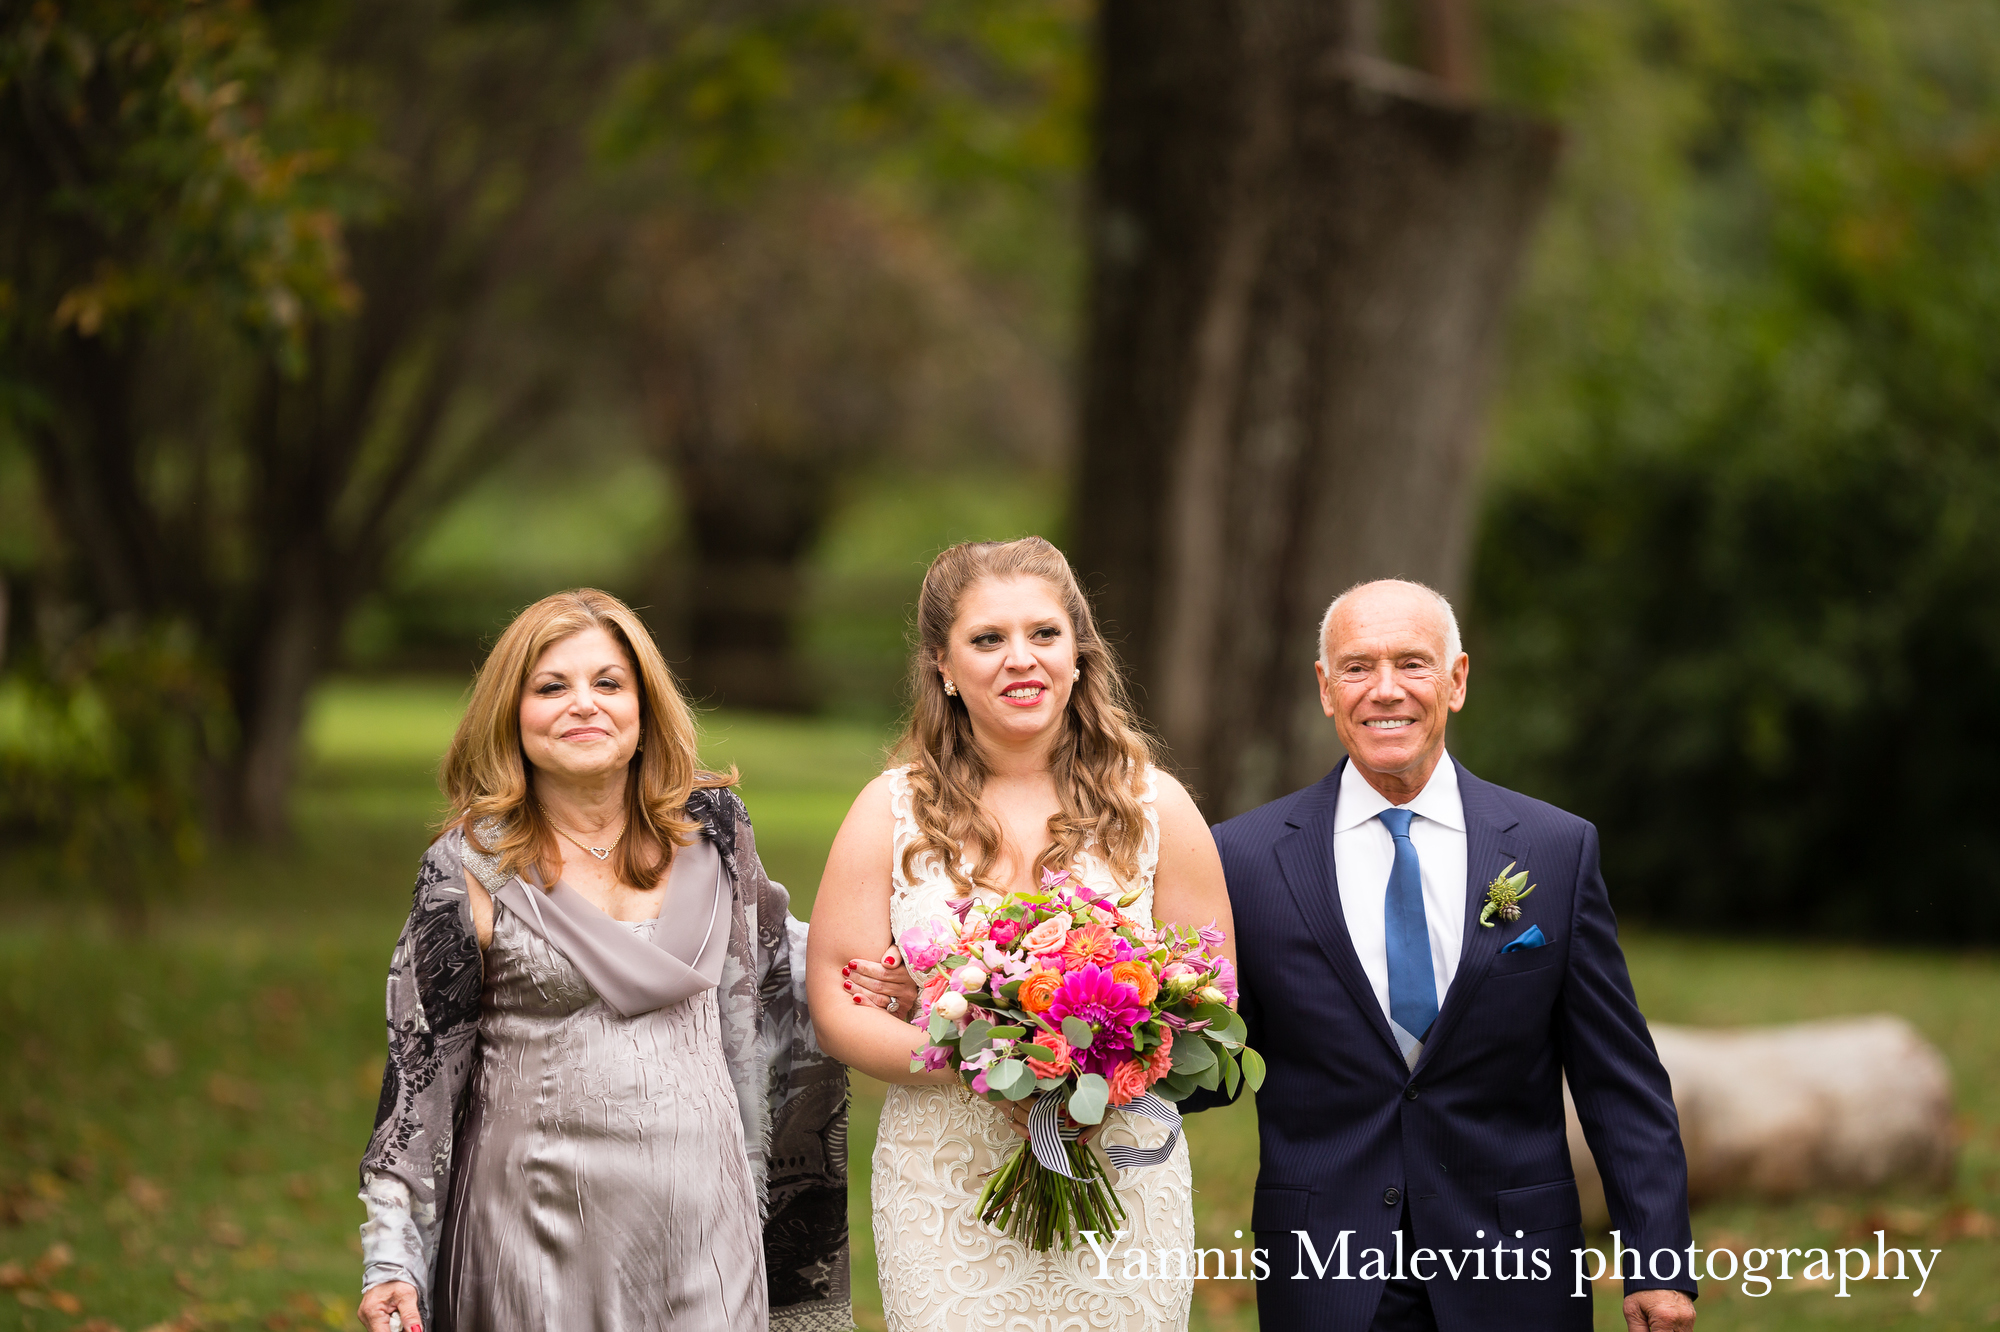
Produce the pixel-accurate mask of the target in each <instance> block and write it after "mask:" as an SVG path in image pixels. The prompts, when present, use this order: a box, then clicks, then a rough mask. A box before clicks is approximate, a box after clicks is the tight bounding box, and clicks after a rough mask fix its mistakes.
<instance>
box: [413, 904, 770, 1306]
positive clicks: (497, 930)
mask: <svg viewBox="0 0 2000 1332" xmlns="http://www.w3.org/2000/svg"><path fill="white" fill-rule="evenodd" d="M656 926H657V922H654V921H647V922H644V923H640V924H627V925H626V926H624V928H626V929H630V930H632V931H633V932H634V933H635V934H636V935H637V936H639V937H640V938H643V939H651V938H652V936H653V932H654V930H655V928H656ZM475 1058H476V1062H475V1065H474V1068H473V1071H472V1089H471V1091H472V1094H471V1097H470V1101H469V1105H468V1108H467V1111H466V1115H465V1123H464V1125H463V1126H462V1128H461V1130H460V1132H459V1134H458V1141H457V1145H456V1148H455V1154H456V1156H457V1161H456V1165H455V1169H454V1171H453V1178H452V1187H451V1198H450V1202H449V1204H448V1206H447V1209H446V1214H445V1218H444V1228H443V1235H442V1237H441V1243H440V1251H439V1261H438V1267H437V1272H438V1300H437V1308H436V1310H435V1314H436V1318H435V1321H436V1324H437V1327H438V1329H439V1332H526V1330H527V1329H546V1330H547V1332H568V1330H570V1329H593V1330H600V1332H613V1330H614V1329H623V1330H625V1332H640V1330H642V1329H644V1330H649V1332H650V1330H652V1329H669V1328H671V1329H677V1330H685V1332H739V1330H740V1332H764V1329H765V1327H766V1324H767V1322H768V1319H769V1315H768V1309H767V1298H768V1297H767V1291H766V1288H765V1279H764V1269H763V1263H762V1254H763V1243H764V1238H763V1229H762V1222H761V1220H760V1219H759V1216H758V1208H757V1195H756V1189H755V1185H754V1184H753V1182H752V1179H751V1174H750V1168H749V1163H748V1159H747V1157H746V1155H745V1153H744V1146H743V1128H742V1120H741V1118H740V1117H739V1116H738V1114H737V1109H736V1095H735V1092H734V1090H733V1089H732V1087H731V1085H730V1080H729V1069H728V1067H727V1065H726V1063H725V1062H724V1058H723V1049H722V1040H721V1032H720V1029H719V1025H718V1021H717V1016H716V1002H715V990H714V989H713V988H706V989H703V990H701V991H700V992H699V993H697V994H695V995H694V996H693V997H692V998H688V999H685V1000H682V1001H680V1002H677V1003H673V1004H670V1005H668V1006H666V1007H663V1008H656V1009H654V1010H652V1011H650V1012H644V1013H638V1014H636V1015H634V1016H632V1017H621V1016H620V1015H619V1014H618V1013H617V1012H616V1011H614V1010H613V1009H612V1008H610V1007H608V1006H607V1005H606V1003H605V1002H604V1000H603V999H602V998H600V997H599V995H598V993H597V992H596V991H595V990H593V989H592V988H591V986H590V985H589V983H588V982H587V981H586V980H585V979H584V978H583V976H582V974H581V973H580V972H579V971H578V970H577V968H576V967H575V966H574V965H572V964H571V962H570V961H569V959H568V958H566V957H565V956H564V955H563V954H562V953H561V952H559V951H557V950H556V949H555V948H553V947H551V946H550V945H549V944H548V943H547V942H545V941H544V939H543V938H542V936H541V935H540V934H538V933H537V932H536V931H535V930H534V929H531V928H530V927H529V925H528V923H527V922H525V921H523V920H522V919H521V917H519V916H518V915H516V914H515V913H514V912H513V911H511V910H509V909H507V906H506V904H505V903H502V902H499V901H497V900H496V902H495V909H494V921H493V941H492V943H491V944H490V945H489V946H488V948H487V949H486V955H485V987H484V997H483V1001H482V1013H481V1017H480V1023H479V1048H478V1054H477V1055H476V1057H475Z"/></svg>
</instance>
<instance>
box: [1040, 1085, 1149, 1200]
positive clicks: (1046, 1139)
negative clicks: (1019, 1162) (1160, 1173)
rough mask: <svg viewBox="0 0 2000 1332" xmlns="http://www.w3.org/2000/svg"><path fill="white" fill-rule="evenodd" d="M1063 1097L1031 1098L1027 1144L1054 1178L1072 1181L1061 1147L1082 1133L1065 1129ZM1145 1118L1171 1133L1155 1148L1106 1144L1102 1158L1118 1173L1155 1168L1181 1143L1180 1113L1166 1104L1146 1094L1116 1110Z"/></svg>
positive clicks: (1046, 1095) (1065, 1152)
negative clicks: (1135, 1168) (1169, 1130)
mask: <svg viewBox="0 0 2000 1332" xmlns="http://www.w3.org/2000/svg"><path fill="white" fill-rule="evenodd" d="M1062 1107H1063V1098H1062V1097H1060V1096H1057V1095H1054V1094H1053V1093H1049V1094H1044V1095H1041V1096H1037V1097H1036V1098H1035V1105H1034V1108H1033V1109H1031V1110H1029V1111H1028V1145H1029V1146H1030V1147H1032V1148H1034V1149H1035V1159H1036V1160H1037V1161H1040V1162H1041V1163H1042V1165H1043V1166H1045V1167H1047V1168H1048V1169H1050V1170H1053V1171H1055V1172H1056V1173H1057V1174H1058V1175H1065V1176H1068V1177H1069V1178H1070V1179H1075V1178H1076V1175H1075V1173H1074V1172H1073V1171H1071V1170H1070V1168H1069V1153H1068V1152H1067V1151H1065V1150H1064V1144H1065V1143H1067V1142H1073V1141H1075V1139H1076V1136H1077V1134H1078V1133H1079V1132H1081V1131H1082V1130H1080V1129H1074V1128H1066V1127H1064V1125H1063V1122H1062ZM1117 1108H1118V1109H1120V1110H1128V1111H1130V1112H1131V1113H1133V1114H1135V1115H1144V1116H1145V1117H1146V1118H1147V1119H1155V1120H1158V1121H1159V1122H1160V1123H1162V1124H1170V1125H1172V1126H1173V1130H1174V1131H1173V1132H1172V1133H1169V1134H1168V1135H1167V1140H1166V1141H1165V1142H1164V1143H1162V1144H1160V1145H1159V1146H1158V1147H1126V1146H1124V1145H1123V1144H1107V1145H1106V1146H1105V1148H1104V1157H1105V1159H1106V1160H1108V1161H1110V1162H1111V1164H1112V1165H1115V1166H1117V1167H1118V1168H1119V1169H1120V1170H1129V1169H1132V1168H1133V1167H1135V1166H1156V1165H1159V1164H1160V1163H1161V1162H1163V1161H1165V1160H1166V1159H1167V1158H1168V1157H1169V1156H1172V1155H1173V1154H1174V1147H1175V1145H1176V1144H1178V1143H1179V1142H1180V1140H1181V1112H1180V1111H1179V1110H1177V1109H1175V1108H1174V1107H1173V1105H1172V1104H1170V1103H1169V1102H1166V1101H1163V1100H1161V1099H1160V1098H1159V1097H1157V1096H1155V1095H1153V1093H1151V1092H1147V1093H1146V1094H1145V1095H1144V1096H1141V1097H1139V1098H1138V1099H1137V1100H1134V1101H1128V1102H1127V1103H1126V1104H1124V1105H1122V1106H1119V1107H1117Z"/></svg>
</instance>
